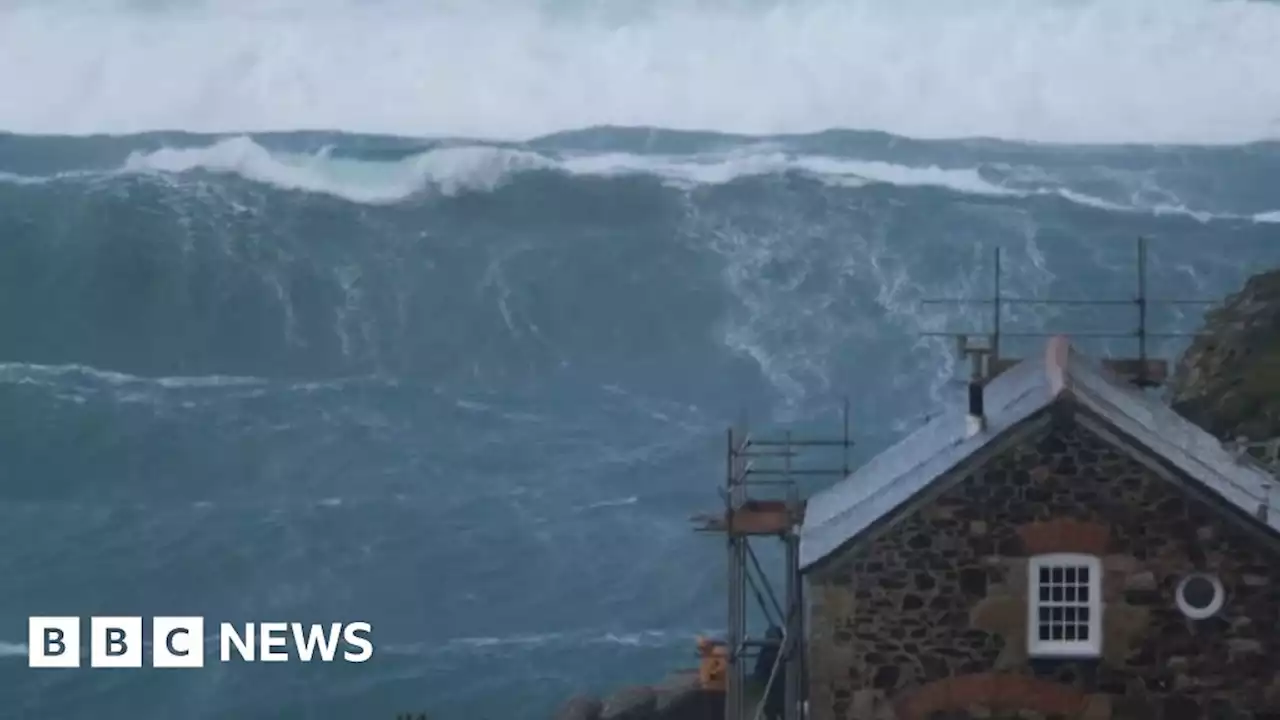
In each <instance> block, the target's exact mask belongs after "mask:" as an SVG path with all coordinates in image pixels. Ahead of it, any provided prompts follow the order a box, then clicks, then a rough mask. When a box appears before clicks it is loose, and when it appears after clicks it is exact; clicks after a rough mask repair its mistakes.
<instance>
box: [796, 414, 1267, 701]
mask: <svg viewBox="0 0 1280 720" xmlns="http://www.w3.org/2000/svg"><path fill="white" fill-rule="evenodd" d="M1064 422H1067V424H1065V425H1064V424H1059V425H1055V426H1054V427H1053V428H1051V429H1050V430H1048V431H1046V433H1045V434H1044V435H1043V436H1041V437H1038V438H1035V439H1033V440H1030V441H1027V442H1026V443H1024V444H1022V445H1020V446H1017V447H1015V448H1013V449H1011V450H1009V451H1007V452H1006V453H1005V454H1004V455H1002V456H1000V457H998V458H996V459H995V460H993V461H992V462H990V463H988V464H987V465H986V466H985V467H984V468H982V469H981V470H979V471H977V472H975V473H973V474H972V475H970V476H968V477H965V478H963V479H961V480H960V481H959V482H958V483H957V484H956V485H954V486H953V487H951V488H949V489H947V490H946V491H945V492H944V493H943V494H942V495H941V496H939V497H938V498H937V499H936V500H934V501H933V502H931V503H929V504H927V505H925V506H924V507H922V508H920V509H919V511H918V512H916V513H914V514H911V515H909V516H907V517H905V518H904V519H902V520H901V521H900V522H899V523H898V524H897V525H895V526H893V527H891V528H890V529H889V530H887V531H886V532H885V533H884V534H882V535H880V536H879V537H877V538H874V539H872V540H871V541H870V542H869V543H866V544H863V545H861V546H856V547H854V548H851V549H850V550H848V551H846V553H845V554H844V555H841V556H837V557H836V558H834V559H833V560H832V561H831V562H830V563H827V564H826V565H824V566H823V567H821V568H819V569H817V570H816V571H815V572H814V574H812V575H811V576H810V578H809V587H810V595H809V598H810V603H811V607H810V636H809V651H810V706H811V718H812V720H854V719H855V718H856V719H857V720H894V719H896V720H907V719H912V720H915V719H916V718H920V719H921V720H924V719H925V718H968V717H1044V718H1050V717H1062V718H1066V717H1077V718H1090V719H1091V720H1102V719H1103V718H1109V717H1114V718H1143V719H1149V720H1161V719H1167V720H1182V719H1184V718H1185V719H1187V720H1192V719H1195V718H1210V719H1211V720H1230V719H1231V718H1236V717H1253V716H1254V713H1255V712H1257V713H1261V712H1264V711H1280V704H1278V703H1277V700H1278V699H1280V634H1278V632H1277V627H1278V626H1280V622H1278V621H1277V620H1278V618H1277V612H1278V611H1280V586H1277V583H1276V582H1275V581H1276V579H1278V578H1280V563H1277V558H1276V556H1275V555H1274V547H1273V546H1271V545H1266V544H1262V540H1260V539H1259V538H1258V537H1257V536H1255V535H1254V534H1252V533H1250V532H1249V531H1247V530H1246V529H1245V528H1244V526H1243V525H1242V524H1241V523H1240V522H1238V521H1237V519H1236V518H1234V517H1229V516H1224V515H1223V514H1221V513H1222V509H1221V508H1219V507H1217V506H1210V505H1209V504H1207V503H1206V502H1205V501H1203V500H1201V499H1199V498H1196V497H1191V496H1188V495H1186V494H1184V492H1183V491H1182V490H1180V489H1179V488H1177V487H1175V486H1174V485H1172V484H1171V483H1169V482H1167V481H1166V480H1164V479H1162V478H1160V477H1159V476H1156V475H1155V474H1153V473H1152V472H1151V471H1150V470H1148V469H1147V467H1146V466H1144V465H1142V464H1140V463H1139V462H1137V461H1136V460H1134V459H1132V458H1131V457H1130V456H1128V455H1126V454H1124V453H1123V452H1121V451H1118V450H1116V449H1115V448H1114V447H1113V446H1111V445H1109V444H1107V443H1105V442H1104V441H1102V440H1101V439H1100V438H1098V437H1096V436H1094V435H1093V434H1091V433H1090V432H1089V431H1087V430H1085V429H1083V428H1080V427H1078V426H1074V425H1071V424H1069V421H1064ZM1041 552H1086V553H1090V554H1094V555H1097V556H1098V557H1099V558H1100V561H1101V563H1102V567H1103V572H1104V574H1103V583H1102V593H1103V600H1104V602H1105V611H1104V615H1103V618H1104V619H1103V626H1102V630H1103V656H1102V657H1101V658H1100V659H1094V660H1084V661H1045V660H1036V659H1029V658H1028V653H1027V643H1026V631H1027V618H1028V610H1027V599H1026V595H1027V559H1028V556H1029V555H1030V554H1035V553H1041ZM1196 571H1205V572H1211V573H1213V574H1216V575H1217V576H1218V577H1219V578H1220V580H1221V582H1222V583H1223V585H1224V587H1225V589H1226V602H1225V604H1224V606H1223V607H1222V609H1221V610H1220V611H1219V612H1218V613H1217V615H1215V616H1214V617H1211V618H1208V619H1204V620H1190V619H1188V618H1187V617H1185V616H1184V615H1183V614H1182V613H1181V612H1180V611H1179V609H1178V608H1177V606H1176V603H1175V599H1174V596H1175V589H1176V587H1177V584H1178V583H1179V581H1180V580H1181V579H1182V578H1183V577H1185V576H1186V575H1187V574H1189V573H1193V572H1196Z"/></svg>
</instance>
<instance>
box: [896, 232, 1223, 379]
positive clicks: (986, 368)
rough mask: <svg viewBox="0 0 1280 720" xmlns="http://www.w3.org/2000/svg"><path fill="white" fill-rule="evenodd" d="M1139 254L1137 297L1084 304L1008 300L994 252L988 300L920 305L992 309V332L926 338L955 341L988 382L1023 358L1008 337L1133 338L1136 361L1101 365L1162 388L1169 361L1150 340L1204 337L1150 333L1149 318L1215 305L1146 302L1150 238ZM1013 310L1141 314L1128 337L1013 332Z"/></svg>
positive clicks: (1140, 241)
mask: <svg viewBox="0 0 1280 720" xmlns="http://www.w3.org/2000/svg"><path fill="white" fill-rule="evenodd" d="M1136 249H1137V260H1138V262H1137V293H1136V294H1135V296H1134V297H1132V298H1128V299H1119V298H1117V299H1100V300H1085V299H1071V298H1025V297H1009V296H1006V295H1004V294H1003V292H1002V288H1001V286H1002V279H1003V278H1002V273H1001V265H1000V260H1001V248H999V247H997V248H996V249H995V273H994V274H995V279H994V288H993V291H992V294H991V296H990V297H987V298H931V299H927V300H924V301H922V302H923V303H924V304H955V305H990V306H991V330H990V332H985V333H984V332H973V331H942V332H925V333H921V335H924V336H931V337H950V338H954V339H955V340H956V346H957V350H958V352H959V354H960V356H961V357H967V358H968V359H969V360H970V363H971V369H972V373H973V379H974V380H976V381H979V382H986V381H988V380H990V379H991V378H993V377H995V376H996V375H999V374H1000V373H1001V372H1004V371H1005V370H1007V369H1009V368H1010V367H1012V366H1014V365H1016V364H1017V363H1018V361H1019V360H1021V358H1016V357H1010V356H1007V355H1005V354H1004V352H1003V348H1002V347H1001V341H1002V340H1003V339H1006V338H1048V337H1053V336H1055V335H1068V336H1072V337H1088V338H1109V339H1130V340H1135V341H1136V343H1137V354H1136V356H1130V357H1119V358H1104V359H1103V360H1102V364H1103V365H1104V366H1106V367H1108V368H1109V369H1110V370H1112V371H1113V372H1115V373H1116V374H1118V375H1120V376H1121V377H1125V378H1128V379H1129V381H1130V382H1132V383H1133V384H1134V385H1136V386H1138V387H1140V388H1150V387H1158V386H1160V385H1163V384H1164V383H1165V382H1166V381H1167V380H1168V377H1169V362H1168V360H1165V359H1153V358H1151V357H1150V356H1149V352H1148V341H1149V340H1151V339H1153V338H1159V339H1167V338H1179V337H1198V336H1200V335H1202V334H1203V333H1194V332H1152V331H1151V330H1150V328H1149V327H1148V315H1149V311H1150V308H1151V306H1152V305H1205V306H1207V305H1213V304H1215V303H1216V302H1217V301H1215V300H1191V299H1180V298H1159V299H1152V298H1149V297H1147V239H1146V238H1143V237H1139V238H1138V239H1137V244H1136ZM1011 305H1047V306H1089V307H1104V306H1119V307H1132V308H1134V309H1135V310H1136V312H1137V322H1136V326H1135V328H1134V329H1133V330H1131V331H1128V332H1060V331H1059V332H1054V331H1052V330H1047V329H1046V330H1041V331H1023V330H1018V331H1010V330H1006V329H1005V328H1004V326H1003V325H1004V323H1003V320H1004V309H1005V307H1007V306H1011Z"/></svg>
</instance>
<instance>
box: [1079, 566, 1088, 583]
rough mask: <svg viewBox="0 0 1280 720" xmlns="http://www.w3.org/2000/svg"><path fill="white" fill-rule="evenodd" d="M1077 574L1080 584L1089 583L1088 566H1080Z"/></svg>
mask: <svg viewBox="0 0 1280 720" xmlns="http://www.w3.org/2000/svg"><path fill="white" fill-rule="evenodd" d="M1079 576H1080V584H1081V585H1088V584H1089V568H1087V567H1082V568H1080V573H1079Z"/></svg>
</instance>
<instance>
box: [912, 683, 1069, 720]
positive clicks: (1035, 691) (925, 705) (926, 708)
mask: <svg viewBox="0 0 1280 720" xmlns="http://www.w3.org/2000/svg"><path fill="white" fill-rule="evenodd" d="M1088 704H1089V699H1088V696H1086V695H1085V694H1084V693H1082V692H1080V691H1079V690H1077V689H1076V688H1073V687H1071V686H1069V685H1062V684H1060V683H1055V682H1051V681H1049V680H1041V679H1039V678H1035V677H1031V676H1029V675H1013V674H1005V673H974V674H971V675H957V676H955V677H949V678H943V679H941V680H935V681H933V682H931V683H927V684H925V685H922V686H921V687H918V688H914V689H912V690H909V691H907V692H906V693H904V694H903V695H902V696H900V697H899V698H898V699H897V701H896V702H895V703H894V710H895V714H896V715H897V720H928V718H929V716H930V715H932V714H933V713H935V712H939V711H944V712H945V711H948V710H961V711H963V710H966V709H968V708H971V707H975V706H976V707H985V708H987V709H989V710H992V711H997V712H999V711H1018V710H1031V711H1033V712H1038V713H1041V714H1043V715H1061V716H1065V717H1069V718H1073V717H1078V716H1079V715H1081V714H1082V713H1083V712H1084V711H1085V708H1086V707H1087V706H1088Z"/></svg>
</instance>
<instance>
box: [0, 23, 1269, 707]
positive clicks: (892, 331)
mask: <svg viewBox="0 0 1280 720" xmlns="http://www.w3.org/2000/svg"><path fill="white" fill-rule="evenodd" d="M211 7H212V6H208V7H206V6H203V5H189V6H188V5H184V6H172V5H161V4H158V3H151V4H143V3H124V2H106V3H97V4H94V3H88V4H82V5H78V6H77V5H73V4H72V3H69V2H42V3H25V4H24V3H16V4H13V5H11V6H8V7H6V8H5V9H3V10H0V60H4V61H5V62H0V97H7V98H15V97H19V98H23V100H22V101H21V102H8V103H0V127H3V128H7V129H9V130H12V131H14V132H16V133H18V134H12V135H7V136H0V541H2V542H3V547H4V548H6V549H5V550H4V551H3V552H0V575H2V576H3V577H5V578H6V583H5V590H4V591H3V592H0V708H3V710H0V715H3V714H5V713H8V714H9V715H11V716H14V717H24V718H89V717H94V718H116V717H119V718H139V717H147V718H150V717H157V718H158V717H173V716H174V714H175V713H176V714H179V715H182V716H189V717H196V718H295V717H297V718H303V717H308V718H381V717H388V718H390V717H393V716H394V714H395V713H396V712H407V711H409V710H415V711H427V712H431V713H432V716H433V717H436V718H445V719H449V718H459V719H463V720H471V719H482V718H495V719H496V718H517V719H522V718H539V717H545V716H546V714H547V713H548V711H549V710H550V708H551V707H552V706H554V704H555V703H556V702H557V701H559V700H560V699H562V698H563V697H565V696H566V695H568V694H570V693H571V692H574V691H576V690H579V689H595V690H604V689H607V688H609V687H611V686H613V685H616V684H618V683H622V682H626V681H635V680H641V681H643V680H647V679H652V678H656V677H657V676H658V675H659V674H660V673H661V672H662V671H663V670H665V669H667V668H671V667H675V666H679V665H687V664H690V663H691V662H692V658H691V654H692V650H693V644H692V643H693V636H694V635H695V634H696V633H699V632H707V631H709V630H714V629H715V628H717V627H718V626H719V625H720V624H721V623H722V621H723V605H724V603H723V602H722V600H721V593H722V591H723V574H724V573H723V572H722V570H721V568H722V565H721V555H722V553H721V547H720V544H719V543H717V542H715V541H713V540H710V539H706V538H700V537H697V536H694V535H693V534H692V533H691V532H690V531H689V525H688V523H687V520H686V518H687V516H688V515H689V514H691V513H694V512H698V511H701V510H705V509H710V508H712V507H714V505H715V503H716V496H715V493H714V490H715V487H716V486H717V483H718V481H719V477H720V472H721V468H720V465H719V463H720V460H721V457H722V447H721V443H722V442H723V430H724V427H725V426H726V425H727V424H728V423H730V422H732V421H733V420H735V419H737V418H738V417H739V416H740V414H741V412H742V411H743V410H744V409H745V410H747V411H749V414H750V416H751V417H752V418H753V419H754V420H755V422H756V423H757V424H759V425H764V426H775V427H776V426H780V425H782V424H785V423H795V424H797V425H798V426H799V427H802V428H816V427H818V426H820V425H822V424H824V423H831V422H834V420H835V413H836V410H837V407H838V403H839V397H840V396H841V395H844V394H848V395H849V396H850V397H851V398H852V403H853V425H854V433H855V436H856V439H857V440H858V441H859V442H860V447H859V449H858V451H857V452H858V456H859V457H860V458H861V457H866V456H867V455H868V454H869V453H871V452H874V451H875V450H876V449H879V448H881V447H884V446H885V445H886V444H887V443H889V442H891V441H892V440H893V439H894V438H895V437H897V436H898V435H899V434H900V433H901V432H903V431H904V430H906V429H908V428H910V427H912V426H913V425H914V424H915V423H917V422H919V421H920V418H921V417H922V416H923V414H924V413H926V412H928V411H929V409H930V408H931V407H932V406H933V404H934V403H935V402H936V401H937V400H939V399H943V398H945V397H947V396H949V395H952V394H954V393H955V391H956V389H957V387H956V386H955V384H954V383H953V382H952V381H951V377H952V376H953V373H952V371H953V368H952V367H951V364H950V356H949V354H948V348H949V346H948V345H947V344H946V343H943V342H930V341H925V340H923V339H921V338H920V336H919V335H918V333H919V332H920V331H922V330H940V329H949V328H965V327H975V326H977V324H980V323H981V322H982V317H981V314H980V313H979V312H978V311H977V310H974V309H972V308H969V309H963V308H955V307H943V306H925V305H921V303H920V300H922V299H923V298H926V297H932V296H955V295H969V294H980V293H983V292H987V291H988V288H989V286H990V282H991V269H992V268H991V264H992V263H991V251H992V250H993V249H994V248H995V247H1002V248H1004V249H1005V271H1006V275H1005V279H1004V282H1005V286H1006V291H1007V292H1008V293H1009V294H1015V295H1031V294H1047V295H1053V296H1059V297H1127V296H1129V295H1131V294H1132V288H1133V277H1132V273H1133V269H1134V256H1133V255H1134V247H1133V242H1132V241H1133V239H1134V238H1135V237H1137V236H1139V235H1145V236H1148V237H1151V238H1153V241H1152V258H1151V268H1150V269H1151V286H1152V287H1151V291H1152V295H1154V296H1162V297H1173V296H1177V297H1210V298H1212V297H1218V296H1220V295H1221V294H1222V293H1224V292H1227V291H1229V290H1231V289H1233V288H1234V287H1236V286H1237V285H1238V284H1239V282H1240V281H1241V280H1242V278H1243V277H1245V275H1247V274H1248V273H1249V272H1251V271H1254V270H1259V269H1263V268H1266V267H1271V266H1274V265H1275V264H1276V263H1277V262H1278V261H1280V194H1278V193H1277V192H1276V190H1275V188H1276V187H1277V186H1280V143H1276V142H1274V141H1272V140H1270V138H1271V137H1273V136H1275V135H1276V133H1275V132H1274V131H1275V128H1276V124H1275V123H1276V119H1277V118H1278V117H1280V80H1277V79H1276V76H1275V73H1274V68H1275V67H1278V66H1280V50H1277V48H1280V43H1278V42H1277V41H1278V40H1280V9H1277V8H1276V6H1274V5H1267V4H1256V3H1235V2H1219V3H1207V2H1200V1H1191V0H1176V1H1175V2H1173V3H1169V2H1162V3H1159V4H1156V3H1154V2H1145V1H1139V0H1130V1H1120V2H1111V3H1102V2H1097V3H1089V2H1085V3H1047V2H1045V3H1012V2H1007V3H1006V2H995V1H994V0H991V1H984V2H978V3H970V4H967V5H965V6H964V7H960V6H957V7H955V8H950V7H949V6H948V7H946V8H944V7H942V5H941V4H935V3H928V2H923V0H920V1H913V2H908V3H905V4H903V3H871V2H854V3H840V4H835V3H824V2H808V3H787V4H785V5H779V6H777V7H773V8H766V7H761V6H759V5H758V4H757V5H756V6H747V5H741V4H740V5H735V6H733V7H728V6H724V5H713V4H705V3H704V4H698V5H696V6H690V7H676V6H674V5H662V4H659V5H654V6H649V7H647V9H643V10H642V9H634V8H622V7H621V6H618V5H609V6H590V7H588V6H585V5H584V6H577V7H574V8H564V7H562V8H560V9H558V10H556V11H554V12H553V11H551V10H548V9H546V8H536V9H535V8H533V7H532V6H530V7H525V8H517V7H514V6H513V7H507V8H505V14H498V15H494V14H493V13H490V15H489V19H490V20H492V22H489V23H488V24H485V23H482V22H481V19H480V18H479V17H478V16H477V14H476V11H475V9H474V8H471V9H469V8H468V7H464V6H459V7H456V8H443V7H441V8H437V9H434V10H421V9H416V8H410V7H409V6H408V5H401V4H397V3H381V4H373V5H365V6H356V5H354V4H349V3H339V2H326V3H319V4H312V5H308V7H309V8H312V10H311V11H309V12H308V13H306V14H305V15H300V14H298V8H297V7H296V6H290V5H289V4H288V3H284V2H276V3H263V4H258V5H254V6H250V5H248V4H244V5H240V4H235V3H227V4H225V5H219V6H218V9H217V10H216V11H215V10H214V9H209V8H211ZM371 8H372V9H371ZM495 17H496V18H497V19H496V20H493V19H494V18H495ZM286 20H287V23H286ZM280 33H283V34H280ZM710 38H735V39H738V40H741V42H740V43H739V42H736V41H735V42H734V43H729V44H726V45H725V46H724V47H719V46H712V45H710V44H709V39H710ZM461 57H465V58H467V60H466V61H465V62H464V61H460V60H458V59H457V58H461ZM15 59H16V60H15ZM446 59H450V62H451V63H452V64H450V63H446V62H445V60H446ZM9 61H13V62H9ZM464 67H465V69H466V72H463V68H464ZM392 98H394V101H393V100H392ZM600 124H612V125H615V126H620V125H631V126H645V127H636V128H632V129H623V128H621V127H602V128H596V129H582V128H587V127H590V126H593V125H600ZM315 127H324V128H339V129H340V130H342V132H338V131H326V132H302V130H305V129H306V128H315ZM827 127H852V128H865V129H862V130H833V131H822V129H823V128H827ZM157 128H159V129H169V128H179V129H184V130H189V131H216V134H184V133H181V132H177V131H169V132H152V131H153V130H155V129H157ZM662 128H667V129H662ZM679 128H704V129H705V128H712V129H714V130H715V131H714V132H713V131H711V130H703V131H694V130H685V131H679V130H677V129H679ZM95 131H101V132H114V133H123V134H119V135H116V136H104V135H99V136H89V137H85V136H72V135H76V134H80V135H82V134H83V133H87V132H95ZM267 131H280V132H267ZM552 132H554V134H547V133H552ZM731 132H751V133H755V134H754V135H751V136H743V135H732V134H729V133H731ZM36 133H47V134H45V135H37V134H36ZM779 133H789V134H779ZM972 135H980V136H987V137H1004V138H1006V140H995V139H987V140H954V139H953V140H947V139H933V140H928V139H908V137H907V136H917V137H921V136H924V137H935V138H945V137H958V136H972ZM450 136H452V137H457V136H463V137H503V138H507V139H506V140H503V141H498V140H488V141H480V140H471V141H468V140H457V139H452V140H441V139H421V138H442V137H450ZM529 138H533V139H529ZM1066 142H1074V143H1077V144H1064V143H1066ZM1081 142H1094V143H1108V144H1093V145H1082V144H1079V143H1081ZM1155 143H1166V144H1155ZM1170 143H1183V144H1170ZM1192 143H1195V144H1192ZM1198 312H1199V311H1198V309H1197V308H1195V307H1191V306H1180V307H1174V308H1160V309H1157V310H1156V311H1155V313H1154V317H1153V324H1154V325H1156V326H1157V329H1160V330H1190V329H1194V327H1195V323H1196V320H1197V314H1198ZM1131 319H1132V314H1131V313H1128V312H1127V311H1126V310H1120V311H1117V310H1115V309H1114V308H1112V309H1110V310H1109V311H1107V312H1102V311H1096V312H1095V311H1089V310H1080V309H1064V308H1034V307H1021V308H1016V309H1015V312H1012V313H1011V314H1010V315H1009V316H1007V317H1006V318H1005V321H1006V324H1008V325H1010V326H1012V327H1014V328H1021V329H1035V328H1044V327H1053V328H1057V329H1063V330H1086V329H1094V330H1110V331H1123V330H1128V329H1131V325H1130V321H1131ZM1178 345H1179V343H1178V342H1177V341H1176V340H1174V341H1170V342H1169V343H1165V344H1164V345H1163V346H1162V347H1160V348H1159V349H1160V350H1161V351H1162V352H1167V353H1168V352H1174V351H1176V350H1177V348H1178ZM1087 346H1088V347H1091V348H1093V349H1096V350H1098V351H1112V352H1121V351H1127V350H1129V348H1127V347H1126V346H1125V344H1124V342H1122V341H1112V342H1111V343H1109V345H1107V346H1105V347H1104V346H1101V345H1099V344H1097V343H1093V344H1088V345H1087ZM35 614H41V615H57V614H76V615H91V614H126V615H153V614H171V615H184V614H199V615H205V616H208V617H211V618H217V619H222V620H271V619H278V620H301V621H308V620H315V621H327V620H334V619H339V620H356V619H360V620H368V621H370V622H372V623H373V626H374V630H375V631H374V639H375V641H376V643H377V654H376V655H375V657H374V659H373V660H372V661H370V662H369V663H366V664H364V665H357V666H352V665H344V666H331V667H325V666H320V665H316V664H310V665H298V664H286V665H281V666H262V665H215V666H211V667H208V668H206V669H205V670H203V671H193V672H181V671H177V672H172V671H171V672H163V671H155V670H143V671H135V672H127V671H122V672H106V671H92V670H88V669H85V670H81V671H64V672H57V671H53V672H35V671H32V670H29V669H27V668H26V662H25V659H24V657H23V655H24V654H25V647H24V645H23V643H24V641H25V633H26V620H25V618H26V616H27V615H35Z"/></svg>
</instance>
